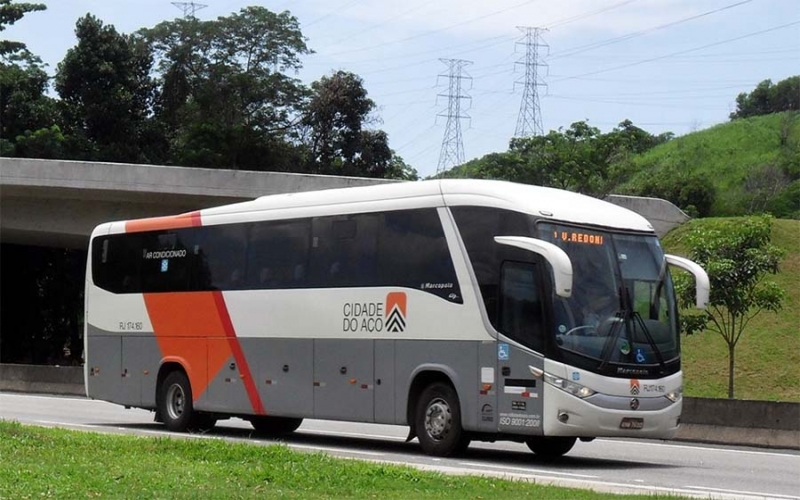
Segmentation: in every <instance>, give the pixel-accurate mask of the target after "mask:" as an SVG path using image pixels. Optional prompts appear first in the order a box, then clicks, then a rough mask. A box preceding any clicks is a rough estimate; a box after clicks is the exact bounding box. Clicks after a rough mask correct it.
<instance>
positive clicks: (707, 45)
mask: <svg viewBox="0 0 800 500" xmlns="http://www.w3.org/2000/svg"><path fill="white" fill-rule="evenodd" d="M797 24H800V21H794V22H791V23H786V24H781V25H779V26H773V27H772V28H767V29H764V30H760V31H754V32H752V33H747V34H746V35H741V36H737V37H734V38H728V39H727V40H721V41H719V42H714V43H708V44H705V45H701V46H699V47H694V48H691V49H686V50H681V51H678V52H672V53H670V54H664V55H661V56H657V57H650V58H648V59H642V60H641V61H636V62H632V63H628V64H622V65H620V66H614V67H613V68H606V69H599V70H597V71H590V72H588V73H583V74H580V75H573V76H568V77H564V78H561V79H558V80H554V82H553V83H555V82H563V81H565V80H577V79H579V78H583V77H586V76H592V75H598V74H600V73H607V72H609V71H616V70H619V69H624V68H630V67H633V66H638V65H640V64H646V63H649V62H654V61H659V60H661V59H666V58H668V57H675V56H680V55H683V54H688V53H690V52H696V51H698V50H703V49H707V48H710V47H716V46H718V45H723V44H726V43H730V42H736V41H738V40H743V39H745V38H750V37H752V36H757V35H763V34H764V33H769V32H772V31H777V30H780V29H784V28H788V27H790V26H795V25H797Z"/></svg>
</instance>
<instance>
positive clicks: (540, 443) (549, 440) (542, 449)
mask: <svg viewBox="0 0 800 500" xmlns="http://www.w3.org/2000/svg"><path fill="white" fill-rule="evenodd" d="M575 441H576V439H575V438H574V437H555V436H554V437H543V436H536V437H529V438H528V439H527V440H526V441H525V444H527V445H528V448H530V449H531V451H532V452H534V453H535V454H536V456H537V457H541V458H544V459H545V460H552V459H554V458H558V457H560V456H562V455H565V454H566V453H567V452H568V451H569V450H571V449H572V447H573V446H575Z"/></svg>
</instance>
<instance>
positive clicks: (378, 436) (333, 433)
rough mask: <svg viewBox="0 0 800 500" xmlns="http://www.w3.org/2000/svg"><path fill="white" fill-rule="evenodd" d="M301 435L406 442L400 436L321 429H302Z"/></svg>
mask: <svg viewBox="0 0 800 500" xmlns="http://www.w3.org/2000/svg"><path fill="white" fill-rule="evenodd" d="M299 432H301V433H309V434H319V435H326V436H327V435H330V436H355V437H360V438H375V439H391V440H393V441H405V440H406V438H404V437H399V436H387V435H383V434H367V433H364V432H344V431H323V430H319V429H300V431H299Z"/></svg>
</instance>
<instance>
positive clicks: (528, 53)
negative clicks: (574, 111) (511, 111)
mask: <svg viewBox="0 0 800 500" xmlns="http://www.w3.org/2000/svg"><path fill="white" fill-rule="evenodd" d="M517 29H518V30H520V31H522V32H523V33H524V34H525V35H524V36H523V38H522V39H521V40H519V41H518V42H517V45H524V46H525V55H524V56H523V57H522V59H521V60H519V61H517V62H516V64H524V65H525V77H524V80H517V81H516V82H514V88H515V90H516V86H517V84H521V85H523V91H522V102H521V103H520V105H519V115H518V116H517V129H516V131H515V132H514V136H515V137H530V136H532V135H542V134H543V133H544V131H543V130H542V111H541V109H540V108H539V87H547V84H546V83H544V82H543V81H541V76H542V75H541V73H542V72H541V71H540V68H544V70H545V73H546V72H547V63H545V62H544V61H543V60H542V59H541V58H540V52H541V50H540V49H541V48H545V49H547V50H548V51H549V50H550V46H549V45H547V43H545V42H544V40H542V33H544V32H545V31H547V30H546V29H544V28H530V27H523V26H517Z"/></svg>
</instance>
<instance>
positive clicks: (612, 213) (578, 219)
mask: <svg viewBox="0 0 800 500" xmlns="http://www.w3.org/2000/svg"><path fill="white" fill-rule="evenodd" d="M441 196H443V197H444V198H443V199H444V203H445V204H446V205H448V206H459V205H475V206H489V207H497V208H504V209H509V210H515V211H518V212H525V213H529V214H532V215H536V216H544V217H545V218H548V219H552V220H555V221H569V222H575V223H580V224H592V225H597V226H606V227H611V228H619V229H631V230H637V231H648V232H652V231H653V228H652V226H651V225H650V223H649V222H648V221H647V220H646V219H645V218H644V217H642V216H640V215H639V214H637V213H635V212H632V211H630V210H628V209H625V208H622V207H619V206H617V205H614V204H611V203H608V202H605V201H602V200H599V199H597V198H592V197H590V196H585V195H581V194H577V193H573V192H570V191H563V190H560V189H552V188H545V187H540V186H531V185H528V184H516V183H513V182H506V181H493V180H478V179H444V180H430V181H420V182H398V183H389V184H380V185H375V186H364V187H351V188H341V189H328V190H322V191H307V192H302V193H290V194H276V195H270V196H262V197H260V198H257V199H255V200H253V201H248V202H243V203H236V204H233V205H226V206H222V207H216V208H210V209H205V210H202V212H201V213H202V214H203V215H204V216H206V215H223V214H233V213H242V212H259V211H264V210H279V209H280V210H287V209H292V208H310V207H322V206H327V205H340V206H341V205H345V204H352V203H366V204H373V203H376V202H377V203H379V202H381V201H387V202H388V201H391V200H400V199H406V200H408V199H409V198H428V199H430V198H431V197H441ZM426 206H430V205H429V204H427V203H426Z"/></svg>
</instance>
